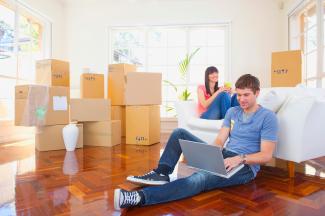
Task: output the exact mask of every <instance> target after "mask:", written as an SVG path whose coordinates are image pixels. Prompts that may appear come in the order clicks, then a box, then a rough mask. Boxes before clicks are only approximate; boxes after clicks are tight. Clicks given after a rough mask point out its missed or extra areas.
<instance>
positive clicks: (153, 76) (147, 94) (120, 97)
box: [108, 72, 161, 105]
mask: <svg viewBox="0 0 325 216" xmlns="http://www.w3.org/2000/svg"><path fill="white" fill-rule="evenodd" d="M108 98H110V99H111V101H112V105H156V104H161V73H147V72H146V73H141V72H136V73H127V74H126V75H124V74H123V73H109V74H108Z"/></svg>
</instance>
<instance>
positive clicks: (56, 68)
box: [36, 59, 70, 87]
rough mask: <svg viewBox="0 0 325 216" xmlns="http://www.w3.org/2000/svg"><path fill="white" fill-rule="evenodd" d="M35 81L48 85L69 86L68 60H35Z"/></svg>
mask: <svg viewBox="0 0 325 216" xmlns="http://www.w3.org/2000/svg"><path fill="white" fill-rule="evenodd" d="M36 83H37V84H44V85H50V86H66V87H69V86H70V69H69V62H66V61H61V60H56V59H45V60H40V61H37V62H36Z"/></svg>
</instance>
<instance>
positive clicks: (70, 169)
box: [63, 151, 79, 175]
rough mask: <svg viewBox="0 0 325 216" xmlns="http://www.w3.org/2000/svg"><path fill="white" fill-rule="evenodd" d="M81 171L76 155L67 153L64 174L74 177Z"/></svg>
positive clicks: (71, 152) (70, 152)
mask: <svg viewBox="0 0 325 216" xmlns="http://www.w3.org/2000/svg"><path fill="white" fill-rule="evenodd" d="M78 171H79V167H78V160H77V157H76V153H75V152H73V151H68V152H66V153H65V157H64V161H63V173H64V174H65V175H74V174H76V173H77V172H78Z"/></svg>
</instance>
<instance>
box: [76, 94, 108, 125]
mask: <svg viewBox="0 0 325 216" xmlns="http://www.w3.org/2000/svg"><path fill="white" fill-rule="evenodd" d="M70 120H71V121H77V122H87V121H109V120H111V102H110V100H108V99H79V98H78V99H76V98H74V99H71V100H70Z"/></svg>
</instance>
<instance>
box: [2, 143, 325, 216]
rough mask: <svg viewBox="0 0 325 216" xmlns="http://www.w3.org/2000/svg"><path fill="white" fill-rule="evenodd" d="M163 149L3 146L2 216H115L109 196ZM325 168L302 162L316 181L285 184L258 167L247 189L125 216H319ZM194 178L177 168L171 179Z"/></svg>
mask: <svg viewBox="0 0 325 216" xmlns="http://www.w3.org/2000/svg"><path fill="white" fill-rule="evenodd" d="M163 140H166V139H163ZM162 143H165V141H162ZM163 147H164V145H163V144H156V145H153V146H150V147H146V146H134V145H119V146H116V147H113V148H105V147H85V148H84V149H78V150H76V151H75V152H66V151H65V150H62V151H51V152H37V151H35V150H34V143H33V141H24V142H19V143H12V144H7V145H1V146H0V173H1V178H0V191H1V193H0V215H54V214H58V215H120V214H121V212H118V211H115V210H114V208H113V190H114V189H115V188H116V187H122V188H125V189H129V190H132V189H135V188H136V186H135V185H133V184H131V183H127V182H126V181H125V177H126V176H127V175H129V174H141V173H143V172H146V171H148V170H150V169H152V168H155V166H156V164H157V161H158V159H159V156H160V155H161V153H162V151H163V150H162V149H163ZM324 162H325V160H324V158H320V159H317V160H313V161H309V162H308V163H306V164H307V165H308V166H310V167H313V168H308V169H306V172H307V170H309V171H308V172H309V174H314V175H317V176H312V175H304V174H301V173H297V174H296V177H295V179H289V178H288V177H287V172H286V171H284V170H281V169H279V168H274V167H263V168H262V171H261V172H260V173H259V175H258V177H257V178H256V179H255V180H254V181H252V182H251V183H249V184H246V185H242V186H237V187H231V188H224V189H220V190H213V191H210V192H206V193H202V194H200V195H197V196H194V197H192V198H188V199H184V200H180V201H176V202H171V203H166V204H160V205H153V206H148V207H144V208H134V209H128V210H127V211H124V212H122V214H123V213H127V214H128V215H140V214H141V215H167V214H168V215H224V214H232V215H243V214H244V215H247V214H248V215H322V212H324V211H325V201H324V200H325V190H324V189H325V179H324V178H322V177H319V176H323V172H324V167H325V166H324V165H325V163H324ZM307 165H306V166H307ZM310 169H312V170H314V171H310ZM191 172H192V170H190V169H188V168H187V167H186V165H184V164H183V163H179V164H178V167H177V168H176V169H175V172H174V173H173V178H174V179H175V178H180V177H182V176H187V175H190V174H191ZM323 177H324V176H323Z"/></svg>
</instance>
